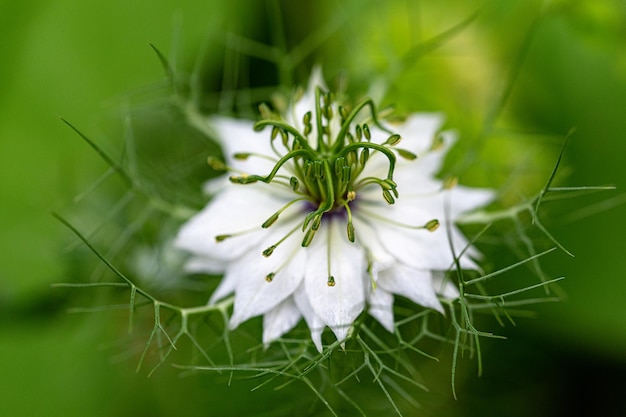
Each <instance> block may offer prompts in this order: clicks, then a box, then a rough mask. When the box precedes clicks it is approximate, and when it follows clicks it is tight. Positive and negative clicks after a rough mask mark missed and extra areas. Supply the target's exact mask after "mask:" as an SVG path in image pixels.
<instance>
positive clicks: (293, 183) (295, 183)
mask: <svg viewBox="0 0 626 417" xmlns="http://www.w3.org/2000/svg"><path fill="white" fill-rule="evenodd" d="M289 185H290V186H291V189H292V190H294V191H298V187H299V186H300V182H299V181H298V179H297V178H296V177H291V178H289Z"/></svg>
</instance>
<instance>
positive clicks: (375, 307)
mask: <svg viewBox="0 0 626 417" xmlns="http://www.w3.org/2000/svg"><path fill="white" fill-rule="evenodd" d="M368 313H369V314H370V315H371V316H372V317H374V318H375V319H376V320H378V322H379V323H380V324H382V326H383V327H384V328H385V329H387V331H388V332H390V333H393V329H394V325H393V324H394V320H393V295H391V293H389V292H387V291H385V290H384V289H382V288H381V287H380V286H378V287H376V288H375V289H374V290H372V292H371V294H370V299H369V309H368Z"/></svg>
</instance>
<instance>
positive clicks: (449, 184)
mask: <svg viewBox="0 0 626 417" xmlns="http://www.w3.org/2000/svg"><path fill="white" fill-rule="evenodd" d="M458 183H459V179H458V178H457V177H448V178H446V179H445V180H444V181H443V189H444V190H451V189H453V188H454V187H456V186H457V184H458Z"/></svg>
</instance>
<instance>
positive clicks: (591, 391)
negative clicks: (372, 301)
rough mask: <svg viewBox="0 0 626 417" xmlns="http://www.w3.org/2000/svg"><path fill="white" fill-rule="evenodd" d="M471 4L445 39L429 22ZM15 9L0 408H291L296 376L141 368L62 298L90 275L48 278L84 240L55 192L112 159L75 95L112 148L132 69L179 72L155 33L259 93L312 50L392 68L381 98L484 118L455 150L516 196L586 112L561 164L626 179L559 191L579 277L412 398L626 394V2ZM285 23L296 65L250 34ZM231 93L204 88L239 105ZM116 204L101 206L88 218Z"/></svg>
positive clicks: (4, 116) (472, 411) (618, 410)
mask: <svg viewBox="0 0 626 417" xmlns="http://www.w3.org/2000/svg"><path fill="white" fill-rule="evenodd" d="M174 3H176V4H174ZM277 8H278V9H281V10H282V14H283V20H284V21H283V22H282V23H279V22H277V21H276V18H275V14H274V12H275V10H276V9H277ZM476 10H480V12H479V14H478V15H477V17H476V19H475V20H474V21H472V22H471V23H470V24H469V25H467V27H465V28H464V29H463V30H460V31H459V32H458V33H456V34H455V35H454V36H452V37H450V38H449V39H447V41H446V42H445V43H443V44H442V45H437V43H436V42H435V43H428V42H427V43H425V44H424V43H423V42H424V41H426V40H429V39H432V38H433V37H436V36H437V35H439V34H441V33H443V32H444V31H446V30H447V29H449V28H451V27H453V26H455V25H457V24H458V23H459V22H462V21H464V20H465V19H467V18H468V17H470V16H472V14H473V13H474V12H475V11H476ZM273 16H274V17H273ZM0 23H1V24H0V56H1V57H2V58H1V62H2V65H0V202H1V203H0V210H1V214H2V215H1V216H0V222H1V227H0V230H1V231H2V232H1V233H0V314H1V315H0V415H2V416H39V415H41V416H44V415H46V416H48V415H49V416H53V415H58V416H61V415H62V416H143V415H145V416H169V415H189V416H196V415H197V416H200V415H206V416H229V415H232V416H236V415H251V414H250V413H251V411H250V410H254V409H258V410H261V411H260V412H259V415H283V414H282V413H284V412H283V411H279V410H284V409H285V408H286V409H287V410H289V409H290V408H289V401H290V400H289V398H281V397H280V395H281V394H278V398H281V403H280V406H279V405H276V404H275V403H274V404H268V403H267V401H268V400H267V398H266V397H264V394H263V393H259V392H256V393H254V394H250V393H248V392H247V390H248V389H249V386H247V385H246V384H245V383H241V384H239V385H238V384H234V385H233V386H232V387H228V386H227V385H226V383H225V381H223V380H220V381H216V380H215V379H211V378H208V377H205V376H195V377H190V378H185V379H180V378H179V377H178V373H177V372H176V371H175V370H171V369H167V368H165V369H163V370H161V371H159V372H157V373H156V374H155V375H153V376H152V377H150V378H147V376H146V372H143V371H142V372H139V373H138V374H136V373H135V372H134V367H135V365H136V362H135V359H134V358H131V359H125V360H124V359H122V360H114V359H115V357H116V355H117V354H118V353H119V350H116V349H115V348H103V346H105V345H107V344H110V343H113V342H114V341H115V340H117V339H118V338H119V337H121V336H123V332H124V329H123V327H121V326H117V325H112V323H111V322H112V320H110V317H111V316H110V313H106V314H90V315H68V314H66V308H67V306H68V305H73V302H74V301H75V299H76V298H79V301H80V302H79V303H78V304H80V305H91V304H92V303H93V302H94V299H95V298H96V296H94V294H95V293H84V292H79V293H78V294H77V293H75V292H72V291H65V290H61V289H53V288H51V287H50V284H51V283H55V282H68V281H75V280H77V278H76V277H72V276H69V275H68V274H71V271H72V270H78V269H77V268H74V267H73V266H72V262H74V257H73V256H72V252H71V251H67V246H68V244H69V243H70V242H72V241H73V239H72V238H71V236H70V234H69V233H68V231H67V230H66V229H65V228H64V227H63V226H62V225H60V224H59V223H58V222H57V221H55V220H54V219H53V217H52V216H51V214H50V212H51V211H60V212H64V211H65V212H67V211H71V210H72V209H74V208H75V205H74V203H73V202H72V199H73V197H74V196H76V195H78V194H79V193H81V192H82V191H84V190H85V189H87V188H88V187H89V186H90V185H91V184H93V183H94V181H96V179H97V178H98V177H99V175H100V174H101V173H102V172H103V171H104V170H105V169H106V166H105V165H104V164H103V163H102V162H101V160H100V159H99V158H98V156H97V155H96V153H95V152H94V151H93V150H91V149H90V148H89V146H88V145H87V144H86V143H85V142H83V141H81V140H80V138H78V137H77V135H76V134H75V133H73V132H72V131H71V130H70V129H68V127H67V126H66V125H64V124H63V123H62V122H61V121H60V120H59V116H62V117H64V118H66V119H68V120H69V121H70V122H72V123H73V124H74V125H76V126H78V127H79V129H81V130H82V131H83V132H85V133H87V134H89V136H91V137H93V138H95V139H97V140H98V141H101V142H102V143H103V147H106V146H109V149H115V146H116V144H119V140H118V139H117V138H110V137H107V136H106V132H107V131H108V130H107V129H108V128H107V127H106V126H105V123H104V122H103V119H106V117H104V118H103V117H101V115H102V114H103V113H105V114H107V115H110V114H111V113H113V114H115V111H116V110H115V109H119V107H120V103H125V102H126V101H125V99H124V97H125V94H127V93H129V92H131V91H134V92H138V91H139V92H141V91H144V90H143V89H144V88H145V87H147V88H146V89H145V90H146V91H153V88H154V87H153V86H154V85H159V83H161V85H162V81H163V71H162V68H161V67H160V65H159V62H158V59H157V58H156V56H155V54H154V52H153V51H152V50H151V49H150V47H149V45H148V43H149V42H150V43H152V44H155V45H157V46H158V47H159V49H160V50H162V51H163V52H164V53H165V54H166V55H167V56H169V57H170V59H171V60H172V62H173V64H174V65H175V66H176V67H177V68H181V69H187V70H189V71H190V68H191V67H192V65H193V62H194V59H195V58H196V57H197V56H198V55H199V54H200V51H204V52H203V54H204V55H203V56H204V58H203V63H204V67H203V68H204V70H203V71H204V72H203V76H204V77H205V78H206V80H205V81H206V82H205V86H206V88H207V91H205V93H206V94H207V96H209V95H210V94H209V93H210V92H217V91H219V89H220V88H226V87H235V88H241V87H242V86H243V87H260V88H259V89H258V90H254V91H255V94H257V95H255V96H254V97H252V98H250V100H251V101H255V100H256V99H257V96H258V100H261V99H263V98H265V99H268V98H269V93H266V91H270V90H271V89H270V90H267V89H264V87H271V88H273V87H274V86H275V85H276V84H277V83H279V82H281V81H283V82H284V81H286V80H288V79H289V78H290V77H291V79H292V80H293V81H294V82H297V83H304V82H305V81H306V78H307V76H308V72H309V70H310V68H311V66H312V65H313V64H315V63H321V64H322V65H323V66H324V68H325V72H326V73H327V74H329V77H328V78H329V79H331V78H332V77H334V76H336V75H337V74H338V73H339V71H341V70H345V71H346V72H347V73H348V74H349V76H350V78H351V83H352V84H351V89H353V90H354V91H358V92H363V91H366V90H367V88H368V87H369V86H370V84H372V83H373V80H378V79H379V78H380V79H382V80H385V81H386V82H387V85H388V88H389V94H388V95H387V96H386V98H385V100H384V101H385V102H386V103H391V102H393V103H395V104H396V105H397V107H398V108H399V109H400V110H403V111H420V110H424V111H438V110H440V111H444V112H445V113H446V114H447V115H448V120H449V122H450V125H451V126H454V127H456V128H458V130H459V131H460V133H461V136H462V137H463V138H465V139H467V142H465V143H466V145H463V144H461V145H460V149H461V150H459V151H457V153H465V152H469V153H471V150H470V148H471V147H472V146H478V147H479V149H480V151H479V153H478V155H477V156H476V158H477V160H478V161H479V163H478V164H477V166H478V167H484V168H485V169H484V170H483V171H482V172H481V171H480V169H477V166H476V165H475V166H470V167H469V168H468V167H465V168H459V169H460V172H461V173H462V174H463V175H462V176H461V180H462V181H464V179H465V181H464V182H466V183H470V184H473V185H481V186H492V187H504V186H505V185H506V184H507V175H508V174H509V173H511V172H514V173H513V174H511V175H513V176H515V175H517V176H518V177H516V178H518V180H516V181H514V182H515V184H514V187H513V188H514V190H508V191H507V193H505V198H510V199H511V201H514V200H515V198H516V197H515V196H516V192H520V193H525V194H526V195H529V194H530V193H531V192H533V191H537V190H538V189H539V188H540V187H541V186H542V185H543V182H544V181H545V180H546V179H547V177H548V176H549V173H550V171H551V169H552V166H553V163H554V161H555V160H556V158H557V156H558V152H559V149H560V145H561V142H562V138H563V137H564V135H565V134H566V133H567V132H568V131H569V130H570V129H571V128H572V127H575V128H576V132H575V134H574V135H573V137H572V140H571V141H570V143H569V145H568V147H567V149H566V151H565V156H564V161H563V165H562V170H561V172H560V173H561V175H559V177H558V178H559V184H560V185H572V186H574V185H606V184H612V185H615V186H617V190H616V191H609V192H604V193H600V194H593V195H587V196H582V197H580V198H578V199H565V200H561V201H556V202H550V203H549V204H546V206H549V207H547V211H546V220H545V223H547V224H548V225H549V227H550V230H551V231H552V233H553V234H554V235H555V236H556V237H557V238H558V239H559V240H560V241H561V242H562V243H563V244H564V245H565V246H566V247H567V248H568V249H569V250H570V251H572V252H573V253H574V254H575V255H576V257H575V258H570V257H568V256H566V255H565V254H561V253H559V254H556V255H551V256H550V257H548V258H546V259H544V260H543V266H544V268H545V269H546V271H547V272H548V273H549V275H550V276H552V277H557V276H566V277H567V279H566V280H565V281H564V283H563V284H562V288H563V289H564V290H565V292H566V294H567V297H566V298H565V299H564V301H563V302H561V303H558V304H549V305H542V306H538V307H536V308H533V310H535V311H537V312H538V313H539V314H538V318H537V319H533V320H520V321H519V322H518V325H517V326H516V327H511V326H509V327H507V328H504V329H502V330H501V331H500V333H502V334H505V335H507V336H508V337H509V340H508V341H498V342H488V343H486V345H485V372H484V376H483V377H482V378H477V377H476V376H475V374H474V373H475V364H473V363H472V362H470V361H467V362H468V363H469V364H468V365H463V368H468V369H467V370H464V373H463V375H464V376H463V380H461V381H460V383H459V388H458V392H459V400H457V401H455V400H452V399H451V396H450V392H449V391H450V390H449V374H448V371H447V368H446V366H447V365H446V363H445V361H444V363H442V364H438V365H437V367H438V371H437V372H430V375H431V377H432V375H435V376H438V377H436V378H435V377H433V378H434V379H431V380H427V381H426V382H427V384H428V385H429V386H431V388H432V393H430V394H428V395H426V396H424V398H422V399H420V401H421V402H423V403H424V409H422V410H417V411H415V413H416V414H415V415H450V416H474V415H481V416H501V415H508V416H527V415H528V416H530V415H532V416H560V415H563V416H565V415H572V414H580V415H583V414H591V413H593V414H594V415H604V416H620V415H626V406H625V405H624V403H625V402H624V400H623V392H624V389H626V384H625V382H624V381H626V307H625V305H626V257H624V255H623V252H624V247H625V246H624V242H623V239H624V236H626V216H625V215H624V214H625V206H624V203H625V202H626V197H624V196H625V195H624V191H623V190H624V189H626V181H625V178H626V137H625V136H624V135H625V133H624V132H626V117H625V116H624V113H625V112H626V3H625V2H623V1H621V0H597V1H566V0H562V1H551V2H548V1H545V2H540V1H526V0H516V1H504V0H503V1H486V2H472V1H470V2H467V1H443V2H435V1H423V2H419V1H416V2H411V1H406V2H393V1H389V2H359V1H356V0H355V1H347V0H346V1H320V2H300V1H284V2H271V1H233V2H227V1H218V0H215V1H199V0H181V1H177V2H165V1H146V0H138V1H120V0H113V1H108V2H103V1H102V2H79V1H74V0H57V1H44V0H34V1H30V2H9V1H1V2H0ZM277 31H278V32H280V31H284V34H285V39H286V42H285V43H284V45H283V44H281V43H280V42H278V43H277V44H276V46H277V48H278V49H277V50H278V51H279V50H281V48H282V49H284V50H287V51H296V53H294V54H292V55H290V57H291V58H292V59H293V61H291V62H290V63H288V65H286V67H283V68H282V70H283V73H282V78H281V73H280V71H278V70H277V68H276V67H275V66H274V65H273V64H272V63H268V62H267V61H264V60H263V59H262V58H263V56H267V54H268V53H269V54H270V55H271V53H272V51H273V50H270V51H269V52H267V51H264V50H263V49H262V48H259V47H258V46H257V45H255V44H248V43H246V41H244V40H242V39H244V38H248V39H253V40H258V41H260V42H263V43H266V44H268V43H269V44H271V43H272V42H275V40H273V39H275V38H274V37H273V36H275V35H276V34H277ZM233 39H234V41H233ZM435 39H436V38H435ZM233 45H236V47H235V46H233ZM415 45H421V46H419V47H415ZM435 46H438V47H437V48H435ZM233 50H234V51H235V52H236V53H235V54H234V55H236V56H238V57H239V59H241V68H242V69H240V75H239V76H238V77H236V81H237V83H234V82H233V81H232V80H230V81H228V79H229V78H228V76H227V75H228V71H229V68H231V67H228V65H232V63H231V64H228V62H229V59H232V57H233V56H234V55H233ZM409 51H411V52H409ZM256 53H259V54H260V55H261V56H253V55H254V54H256ZM403 56H404V57H405V58H406V59H402V58H401V57H403ZM242 57H243V58H242ZM225 74H226V75H225ZM242 80H245V81H242ZM509 87H510V88H509ZM157 90H158V89H157ZM502 97H505V98H506V100H503V99H502ZM215 103H216V102H215V101H212V102H211V101H209V102H208V104H207V106H208V109H209V110H216V109H220V108H221V109H222V110H224V103H223V102H220V103H218V104H219V105H216V104H215ZM220 106H222V107H220ZM236 106H237V104H236V102H235V101H233V102H228V103H226V105H225V107H226V109H228V110H232V109H233V108H234V107H236ZM203 158H204V157H203V156H202V155H201V158H200V159H203ZM459 158H460V159H463V158H462V157H459ZM485 158H493V160H491V161H490V160H485ZM465 160H466V161H467V160H470V161H472V160H471V159H467V158H466V159H465ZM112 204H114V202H110V201H107V202H103V206H102V207H94V210H95V213H96V214H94V215H93V219H96V220H95V221H97V216H98V215H99V213H102V214H103V215H104V213H106V211H107V210H108V209H109V207H110V206H111V205H112ZM77 207H78V210H86V207H85V206H84V205H83V206H80V205H79V204H78V205H77ZM550 214H552V217H550V216H549V215H550ZM76 262H85V261H84V260H76ZM89 262H91V259H90V260H89ZM96 264H97V262H96V260H95V259H93V264H92V267H95V265H96ZM527 272H528V271H520V272H519V273H520V274H524V273H527ZM122 320H123V319H122ZM241 396H247V397H245V398H250V401H251V403H252V404H253V406H247V407H248V408H246V405H245V404H243V403H242V401H240V399H241V398H242V397H241ZM272 398H276V397H272ZM264 401H265V403H264ZM284 415H289V413H287V414H284ZM409 415H411V414H409Z"/></svg>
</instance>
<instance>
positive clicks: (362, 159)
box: [359, 148, 370, 166]
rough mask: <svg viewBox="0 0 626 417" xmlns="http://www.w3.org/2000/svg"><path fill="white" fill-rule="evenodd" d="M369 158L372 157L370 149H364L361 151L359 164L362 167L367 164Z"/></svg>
mask: <svg viewBox="0 0 626 417" xmlns="http://www.w3.org/2000/svg"><path fill="white" fill-rule="evenodd" d="M369 157H370V150H369V148H363V150H362V151H361V155H360V158H359V163H360V164H361V166H363V165H365V164H366V163H367V160H368V159H369Z"/></svg>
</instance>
